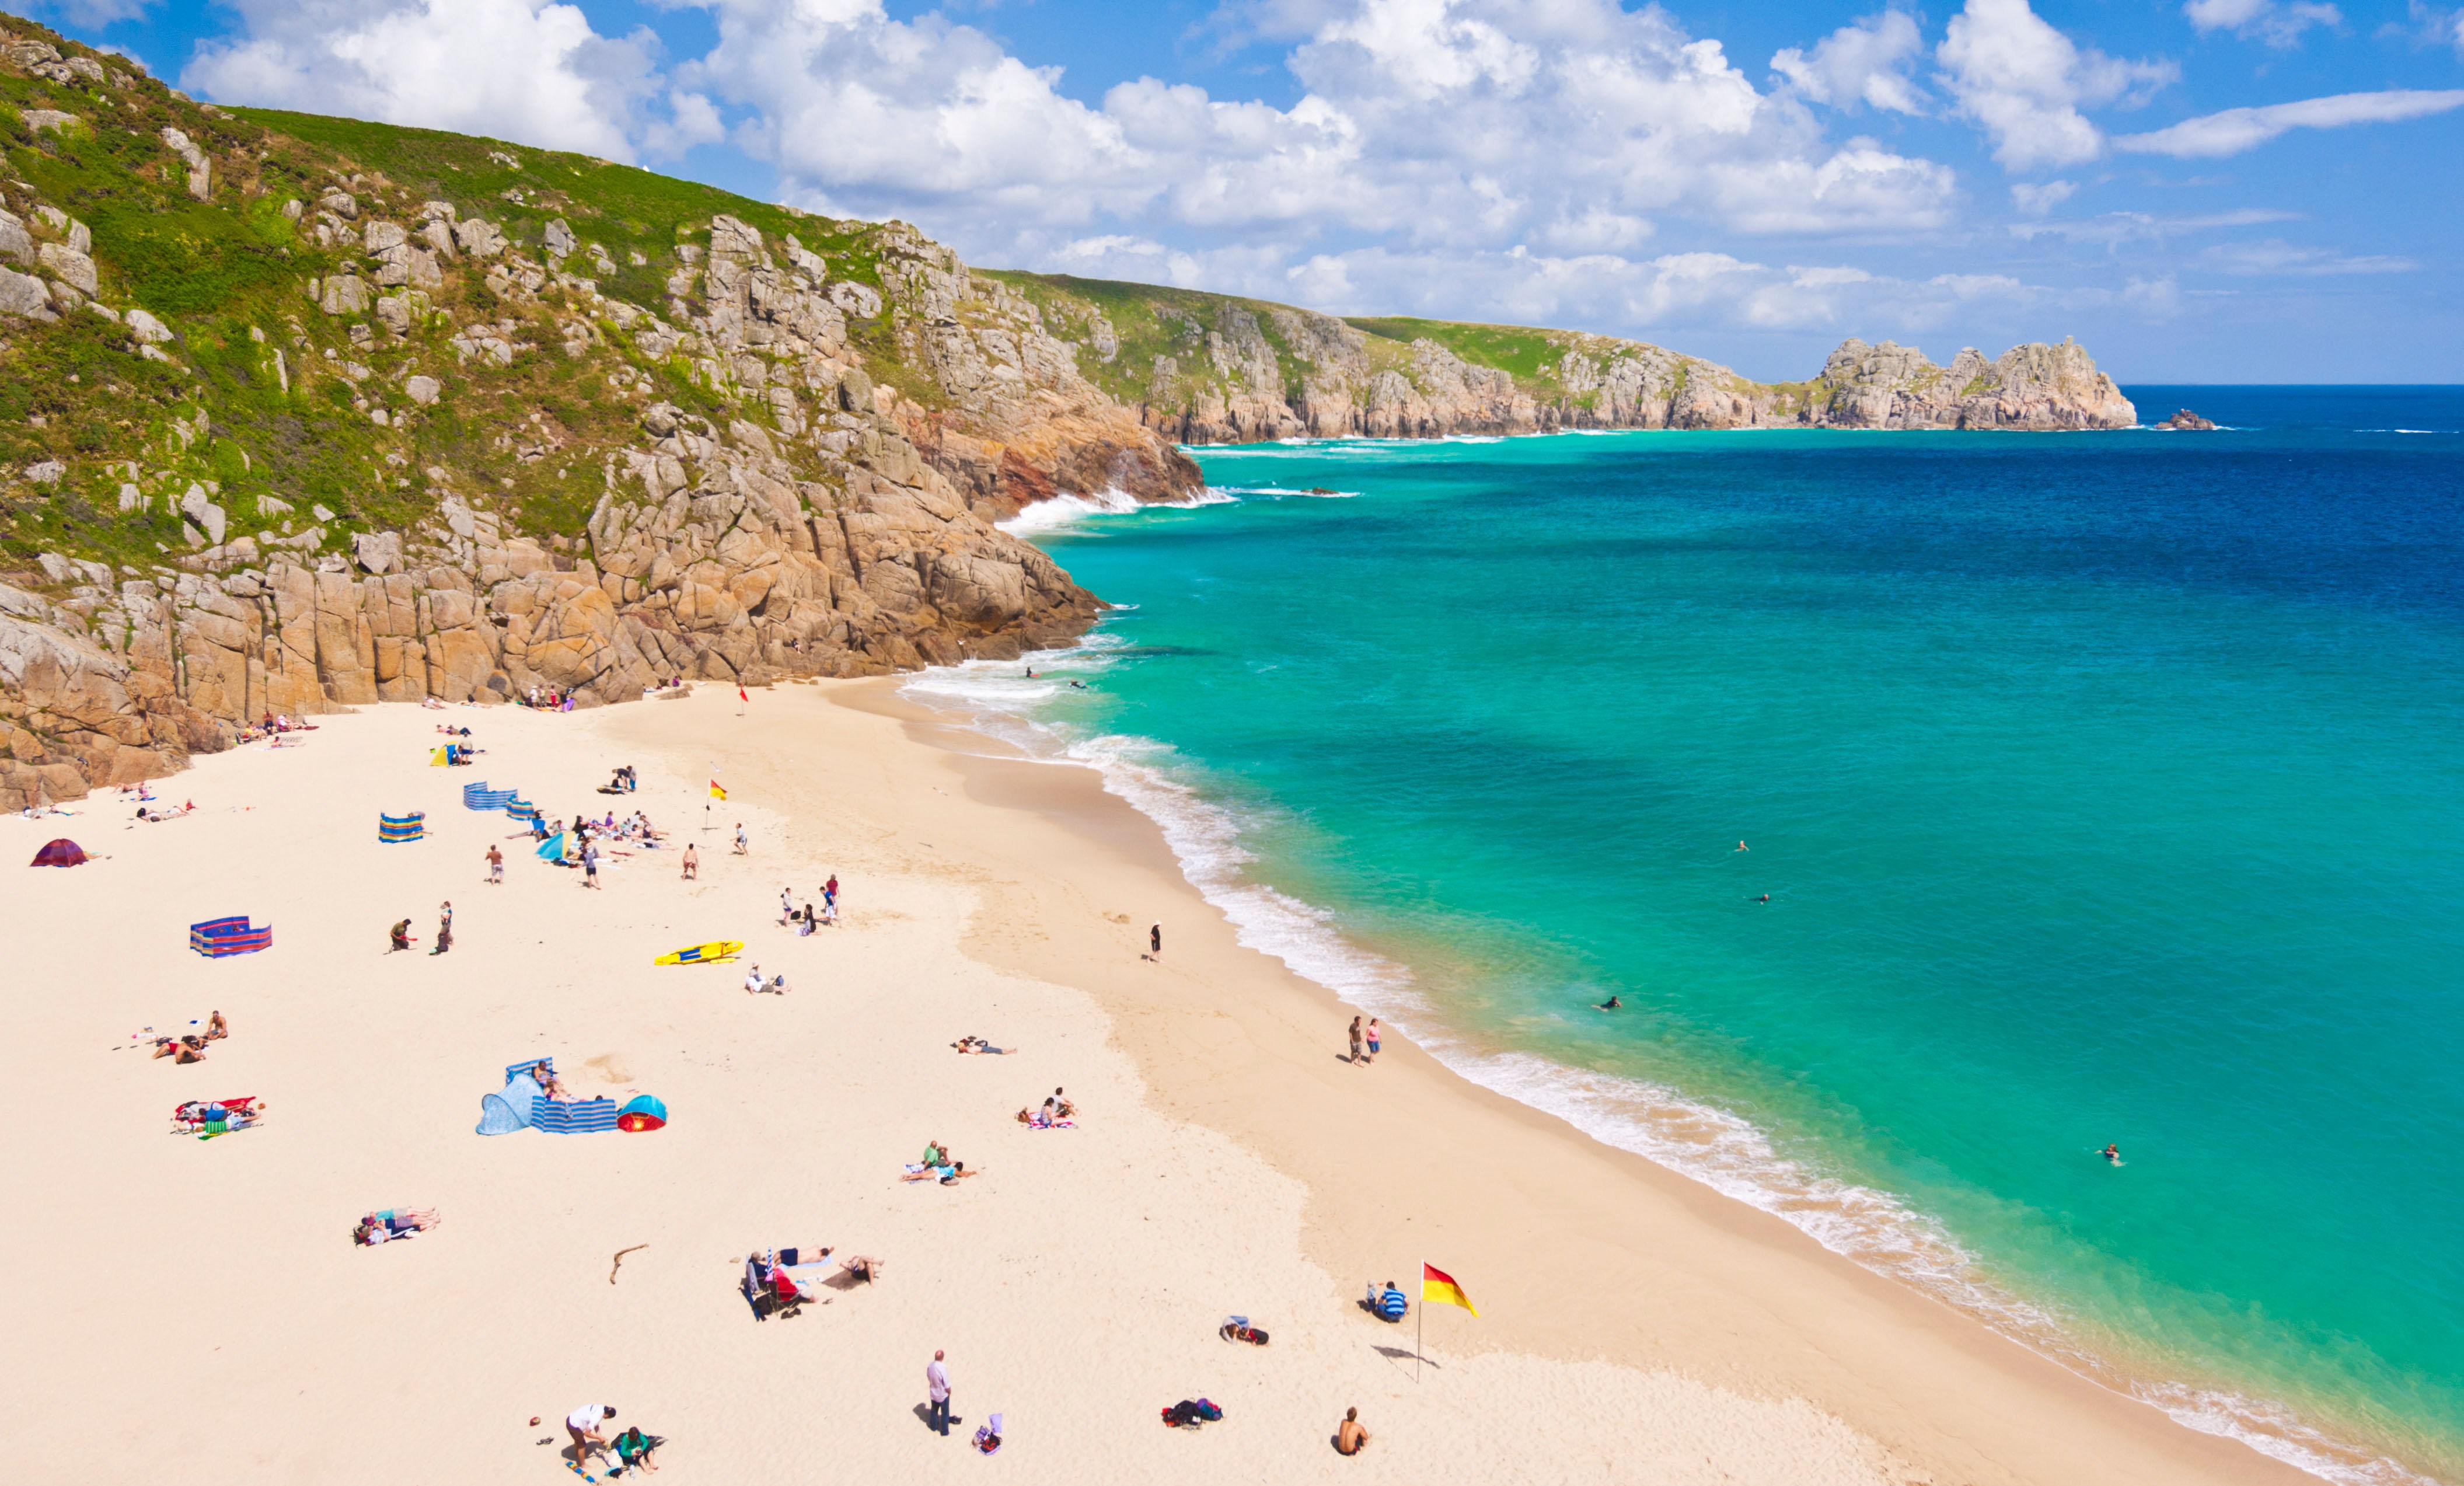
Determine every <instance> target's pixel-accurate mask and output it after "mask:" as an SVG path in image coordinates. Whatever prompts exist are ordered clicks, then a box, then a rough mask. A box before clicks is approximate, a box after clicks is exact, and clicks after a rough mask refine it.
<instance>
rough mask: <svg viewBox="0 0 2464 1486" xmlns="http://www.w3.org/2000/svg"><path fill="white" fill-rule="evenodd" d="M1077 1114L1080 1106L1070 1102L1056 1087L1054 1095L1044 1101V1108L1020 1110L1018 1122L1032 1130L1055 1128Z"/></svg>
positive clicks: (1074, 1117)
mask: <svg viewBox="0 0 2464 1486" xmlns="http://www.w3.org/2000/svg"><path fill="white" fill-rule="evenodd" d="M1077 1115H1078V1106H1077V1105H1075V1104H1072V1103H1070V1102H1069V1100H1068V1099H1067V1098H1066V1097H1064V1096H1063V1094H1062V1092H1061V1091H1060V1090H1059V1089H1055V1090H1053V1091H1052V1097H1051V1098H1048V1099H1045V1101H1044V1107H1043V1108H1041V1109H1022V1110H1020V1111H1019V1112H1018V1122H1019V1123H1020V1124H1023V1125H1024V1126H1026V1127H1027V1128H1028V1129H1030V1130H1054V1129H1060V1128H1062V1127H1064V1126H1066V1125H1067V1124H1068V1123H1069V1121H1070V1120H1074V1119H1076V1118H1077Z"/></svg>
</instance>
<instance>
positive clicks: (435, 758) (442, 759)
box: [428, 748, 453, 768]
mask: <svg viewBox="0 0 2464 1486" xmlns="http://www.w3.org/2000/svg"><path fill="white" fill-rule="evenodd" d="M452 762H453V759H452V756H451V755H450V754H448V753H447V752H446V751H445V750H444V749H442V748H439V749H437V750H436V751H435V752H434V753H431V754H429V756H428V765H429V767H430V768H443V767H444V766H445V765H448V764H451V763H452Z"/></svg>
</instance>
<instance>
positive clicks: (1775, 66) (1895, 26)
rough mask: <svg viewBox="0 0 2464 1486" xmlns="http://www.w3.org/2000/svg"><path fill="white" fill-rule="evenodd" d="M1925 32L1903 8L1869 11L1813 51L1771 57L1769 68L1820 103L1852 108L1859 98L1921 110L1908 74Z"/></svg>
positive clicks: (1883, 105) (1898, 110) (1871, 104)
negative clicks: (1878, 11)
mask: <svg viewBox="0 0 2464 1486" xmlns="http://www.w3.org/2000/svg"><path fill="white" fill-rule="evenodd" d="M1924 50H1925V37H1924V36H1923V35H1922V34H1921V33H1919V32H1918V31H1917V23H1916V17H1914V16H1912V15H1910V14H1908V12H1906V11H1882V12H1881V14H1879V15H1868V16H1866V17H1864V18H1863V19H1862V20H1859V21H1857V22H1855V23H1853V24H1851V25H1847V26H1842V27H1840V28H1839V29H1838V30H1837V31H1835V32H1833V33H1831V34H1829V35H1827V36H1825V37H1823V38H1822V40H1821V41H1819V42H1818V43H1816V44H1815V48H1814V52H1813V54H1812V55H1807V54H1806V53H1804V52H1801V51H1799V50H1797V49H1796V48H1795V47H1790V48H1788V49H1787V50H1786V51H1784V52H1781V53H1780V54H1779V55H1776V56H1773V57H1772V58H1771V71H1773V72H1776V73H1778V74H1779V75H1780V76H1781V77H1784V78H1787V79H1788V80H1789V84H1790V86H1792V87H1793V88H1795V89H1796V91H1797V92H1798V93H1799V94H1801V95H1803V96H1804V97H1806V98H1809V99H1812V100H1814V101H1815V102H1817V103H1829V104H1831V105H1833V106H1834V107H1837V108H1853V107H1855V106H1856V105H1858V104H1859V103H1863V104H1866V105H1868V106H1869V107H1873V108H1878V109H1887V110H1889V111H1891V112H1893V113H1901V114H1922V113H1924V112H1925V105H1924V101H1923V95H1922V94H1920V93H1919V91H1918V89H1917V85H1916V84H1915V83H1914V82H1913V81H1911V80H1910V79H1909V78H1908V72H1909V69H1910V68H1912V67H1913V66H1914V65H1915V63H1916V59H1917V55H1918V54H1919V53H1920V52H1923V51H1924Z"/></svg>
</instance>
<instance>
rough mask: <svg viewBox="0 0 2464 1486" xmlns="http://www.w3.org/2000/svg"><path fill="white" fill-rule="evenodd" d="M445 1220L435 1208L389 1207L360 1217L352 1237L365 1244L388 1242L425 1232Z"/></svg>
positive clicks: (352, 1231)
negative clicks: (438, 1214) (437, 1213)
mask: <svg viewBox="0 0 2464 1486" xmlns="http://www.w3.org/2000/svg"><path fill="white" fill-rule="evenodd" d="M443 1221H444V1219H442V1218H440V1217H438V1216H437V1215H436V1209H434V1208H387V1209H385V1210H384V1211H383V1212H371V1213H369V1214H368V1215H367V1216H365V1217H363V1218H362V1219H360V1222H359V1226H358V1227H356V1228H354V1229H352V1230H351V1237H352V1239H353V1240H354V1241H356V1242H358V1243H363V1244H382V1243H387V1242H390V1241H391V1240H393V1239H396V1238H407V1237H409V1236H410V1235H411V1234H413V1233H424V1232H426V1231H428V1230H429V1229H431V1228H434V1227H435V1226H436V1225H437V1224H439V1223H441V1222H443Z"/></svg>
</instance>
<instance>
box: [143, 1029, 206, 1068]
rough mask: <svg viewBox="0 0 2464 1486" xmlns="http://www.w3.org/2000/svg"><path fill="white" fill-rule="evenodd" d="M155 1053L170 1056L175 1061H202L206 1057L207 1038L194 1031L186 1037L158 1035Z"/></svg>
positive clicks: (160, 1055)
mask: <svg viewBox="0 0 2464 1486" xmlns="http://www.w3.org/2000/svg"><path fill="white" fill-rule="evenodd" d="M154 1055H155V1056H156V1057H169V1058H170V1059H171V1060H172V1061H173V1062H175V1063H202V1062H204V1061H205V1058H206V1039H204V1038H203V1037H200V1036H197V1035H196V1034H194V1033H193V1032H192V1033H190V1034H189V1035H187V1036H185V1037H157V1038H155V1039H154Z"/></svg>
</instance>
